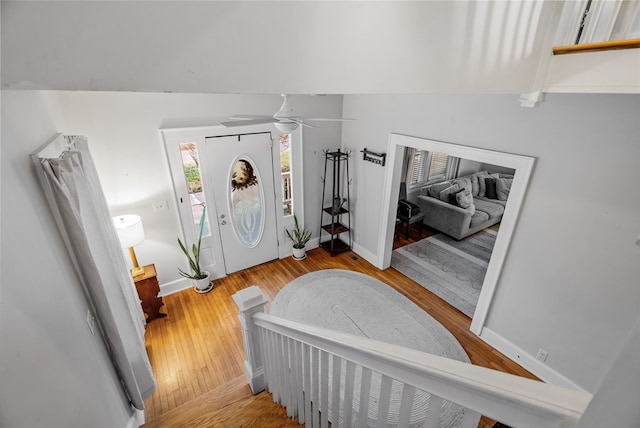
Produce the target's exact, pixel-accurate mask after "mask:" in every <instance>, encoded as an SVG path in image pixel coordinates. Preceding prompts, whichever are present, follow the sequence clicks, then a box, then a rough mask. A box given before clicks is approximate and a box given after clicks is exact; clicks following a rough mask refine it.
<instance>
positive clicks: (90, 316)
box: [87, 311, 96, 336]
mask: <svg viewBox="0 0 640 428" xmlns="http://www.w3.org/2000/svg"><path fill="white" fill-rule="evenodd" d="M87 324H89V330H91V334H93V335H94V336H95V334H96V318H95V317H94V316H93V314H92V313H91V311H87Z"/></svg>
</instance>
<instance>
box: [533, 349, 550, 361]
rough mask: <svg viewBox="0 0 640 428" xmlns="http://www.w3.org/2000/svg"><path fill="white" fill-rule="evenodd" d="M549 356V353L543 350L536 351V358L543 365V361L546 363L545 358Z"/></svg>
mask: <svg viewBox="0 0 640 428" xmlns="http://www.w3.org/2000/svg"><path fill="white" fill-rule="evenodd" d="M548 356H549V353H548V352H547V351H545V350H544V349H542V348H540V349H538V354H537V355H536V358H537V359H538V360H540V361H542V362H543V363H544V362H545V361H547V357H548Z"/></svg>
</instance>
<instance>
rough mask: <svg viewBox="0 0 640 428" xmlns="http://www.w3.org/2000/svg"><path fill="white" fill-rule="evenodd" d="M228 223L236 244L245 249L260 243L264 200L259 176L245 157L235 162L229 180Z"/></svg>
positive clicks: (252, 164)
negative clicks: (239, 243) (229, 222)
mask: <svg viewBox="0 0 640 428" xmlns="http://www.w3.org/2000/svg"><path fill="white" fill-rule="evenodd" d="M229 182H230V186H229V188H230V189H231V190H230V193H229V203H230V207H231V209H230V212H231V223H232V224H233V230H234V232H235V234H236V237H237V238H238V240H239V241H240V242H241V243H242V244H244V245H246V246H247V247H255V246H256V245H258V243H259V242H260V238H261V237H262V233H263V229H264V219H265V212H264V209H265V207H264V197H263V189H262V183H261V180H260V175H259V174H258V170H257V168H256V167H255V164H254V163H253V162H252V161H251V160H250V159H249V158H247V157H241V158H238V159H237V160H236V161H235V162H234V164H233V168H232V169H231V176H230V177H229Z"/></svg>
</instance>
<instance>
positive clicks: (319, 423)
mask: <svg viewBox="0 0 640 428" xmlns="http://www.w3.org/2000/svg"><path fill="white" fill-rule="evenodd" d="M233 299H234V301H235V302H236V304H237V305H238V307H239V309H240V315H239V318H240V321H241V323H242V327H243V337H244V345H245V353H246V359H245V368H246V376H247V382H248V383H249V386H250V387H251V389H252V391H253V393H254V394H257V393H259V392H261V391H263V390H264V389H267V390H268V391H269V392H270V393H271V394H272V396H273V400H274V402H278V403H280V404H281V405H282V406H284V407H285V408H286V409H287V415H288V416H289V417H291V418H297V419H298V421H299V422H300V423H304V424H305V426H307V427H329V426H331V427H332V428H333V427H343V426H344V427H351V426H359V427H366V426H376V427H387V426H389V425H395V426H398V427H408V426H421V427H425V428H436V427H440V426H441V423H442V422H443V421H444V420H445V419H447V418H448V419H447V421H448V422H447V423H454V425H455V426H459V427H461V428H471V427H477V425H478V421H479V419H480V415H485V416H487V417H489V418H491V419H495V420H498V421H500V422H502V423H505V424H507V425H510V426H512V427H514V428H519V427H523V428H528V427H530V428H540V427H545V428H570V427H575V426H576V425H577V423H578V421H579V420H580V417H581V416H582V414H583V413H584V411H585V409H586V407H587V405H588V403H589V401H590V400H591V397H592V396H591V394H589V393H586V392H582V391H574V390H570V389H566V388H562V387H558V386H554V385H549V384H545V383H542V382H538V381H534V380H531V379H526V378H522V377H519V376H514V375H510V374H507V373H503V372H499V371H496V370H491V369H487V368H484V367H480V366H474V365H471V364H467V363H464V362H460V361H456V360H451V359H448V358H443V357H439V356H436V355H432V354H427V353H424V352H420V351H416V350H412V349H407V348H404V347H401V346H397V345H392V344H387V343H383V342H379V341H375V340H371V339H368V338H365V337H360V336H354V335H350V334H346V333H341V332H336V331H331V330H326V329H322V328H317V327H312V326H308V325H304V324H300V323H296V322H292V321H288V320H284V319H281V318H278V317H274V316H271V315H268V314H265V313H264V306H265V304H266V303H267V302H268V299H267V298H266V297H265V296H264V294H263V293H262V291H261V290H260V289H259V288H258V287H257V286H251V287H249V288H246V289H244V290H241V291H239V292H238V293H236V294H234V295H233ZM425 393H427V394H425ZM425 397H426V398H425ZM452 421H453V422H452Z"/></svg>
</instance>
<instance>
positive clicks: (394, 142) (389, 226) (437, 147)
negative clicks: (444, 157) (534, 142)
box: [374, 133, 534, 335]
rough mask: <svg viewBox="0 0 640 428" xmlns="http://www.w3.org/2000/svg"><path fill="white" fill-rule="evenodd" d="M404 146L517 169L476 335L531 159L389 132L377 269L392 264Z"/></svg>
mask: <svg viewBox="0 0 640 428" xmlns="http://www.w3.org/2000/svg"><path fill="white" fill-rule="evenodd" d="M405 147H415V148H419V149H421V150H426V151H434V152H438V153H445V154H448V155H450V156H455V157H459V158H463V159H469V160H473V161H478V162H482V163H488V164H492V165H500V166H505V167H508V168H513V169H515V171H516V172H515V176H514V179H513V185H512V187H511V192H510V194H509V200H508V201H507V204H506V206H505V210H504V215H503V216H502V221H501V222H500V233H498V237H497V239H496V243H495V246H494V248H493V253H492V254H491V260H490V261H489V267H488V268H487V273H486V275H485V278H484V283H483V285H482V290H481V292H480V297H479V299H478V304H477V305H476V311H475V314H474V316H473V320H472V321H471V331H472V332H474V333H475V334H477V335H479V334H480V332H481V331H482V328H483V327H484V324H485V321H486V319H487V316H488V314H489V307H490V305H491V301H492V299H493V296H494V293H495V290H496V288H497V286H498V278H499V276H500V272H501V271H502V265H503V263H504V261H505V259H506V256H507V250H508V248H509V243H510V242H511V236H512V235H513V232H514V230H515V225H516V221H517V219H518V215H519V213H520V209H521V207H522V203H523V200H524V195H525V193H526V189H527V185H528V183H529V177H530V176H531V171H532V169H533V164H534V158H532V157H529V156H522V155H515V154H511V153H503V152H496V151H492V150H485V149H478V148H475V147H469V146H462V145H458V144H451V143H445V142H442V141H436V140H429V139H426V138H420V137H412V136H408V135H401V134H394V133H391V134H389V145H388V150H387V159H388V162H389V163H388V164H389V167H388V168H387V169H386V172H385V181H384V186H383V190H382V191H383V193H382V195H383V196H382V203H383V206H382V214H381V216H380V236H379V237H378V251H377V260H376V263H374V265H375V266H376V267H377V268H379V269H386V268H388V267H389V266H391V253H392V251H393V234H394V228H395V219H396V212H395V211H396V203H397V195H398V193H399V191H400V180H401V175H402V159H403V153H404V150H405Z"/></svg>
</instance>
